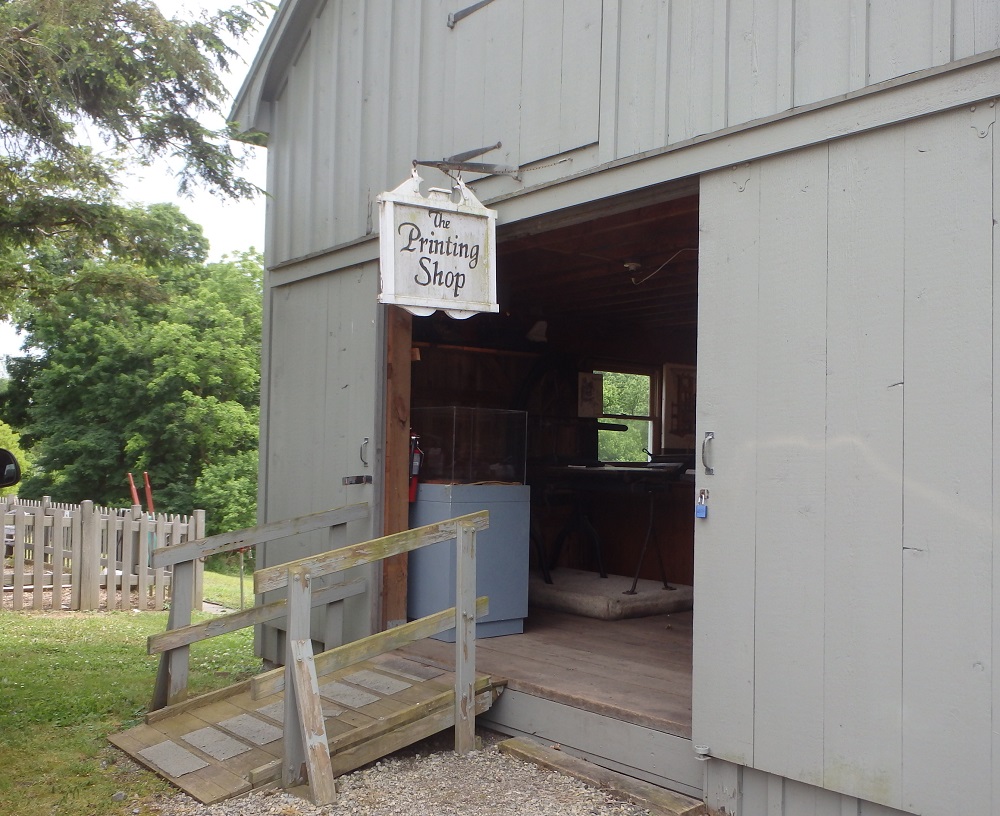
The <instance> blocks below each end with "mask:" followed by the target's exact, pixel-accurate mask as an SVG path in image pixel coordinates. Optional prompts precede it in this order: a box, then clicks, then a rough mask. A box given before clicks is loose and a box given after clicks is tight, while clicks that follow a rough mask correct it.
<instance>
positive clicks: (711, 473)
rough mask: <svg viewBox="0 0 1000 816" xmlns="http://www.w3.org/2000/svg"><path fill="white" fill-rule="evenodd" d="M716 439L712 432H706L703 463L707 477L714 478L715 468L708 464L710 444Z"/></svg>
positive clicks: (702, 453) (702, 455) (702, 444)
mask: <svg viewBox="0 0 1000 816" xmlns="http://www.w3.org/2000/svg"><path fill="white" fill-rule="evenodd" d="M713 439H715V434H714V433H713V432H712V431H705V438H704V439H703V440H702V443H701V463H702V465H703V466H704V467H705V475H706V476H714V475H715V468H714V467H710V466H709V464H708V443H709V442H711V441H712V440H713Z"/></svg>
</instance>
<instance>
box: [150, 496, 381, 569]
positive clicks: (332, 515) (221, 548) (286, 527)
mask: <svg viewBox="0 0 1000 816" xmlns="http://www.w3.org/2000/svg"><path fill="white" fill-rule="evenodd" d="M367 517H368V503H367V502H361V503H359V504H349V505H347V506H346V507H337V508H335V509H333V510H324V511H323V512H322V513H312V514H311V515H308V516H299V517H298V518H293V519H284V520H282V521H273V522H271V523H270V524H262V525H261V526H260V527H248V528H246V529H243V530H233V531H232V532H229V533H219V534H218V535H214V536H209V537H208V538H201V539H198V540H197V541H185V542H184V543H183V544H178V545H176V546H172V547H163V548H162V549H158V550H156V551H155V552H154V553H153V566H154V567H168V566H170V565H171V564H178V563H180V562H182V561H193V560H195V559H196V558H205V557H207V556H209V555H217V554H218V553H224V552H230V551H232V550H238V549H240V548H241V547H252V546H255V545H257V544H261V543H264V542H266V541H274V540H275V539H279V538H288V537H289V536H293V535H299V534H300V533H309V532H312V531H313V530H319V529H322V528H323V527H334V526H337V525H340V524H346V523H347V522H349V521H357V520H359V519H363V518H367Z"/></svg>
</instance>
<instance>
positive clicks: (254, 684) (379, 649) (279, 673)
mask: <svg viewBox="0 0 1000 816" xmlns="http://www.w3.org/2000/svg"><path fill="white" fill-rule="evenodd" d="M489 613H490V603H489V598H487V597H486V596H485V595H484V596H482V597H480V598H476V617H477V618H479V617H482V616H483V615H488V614H489ZM454 626H455V607H454V606H452V607H449V608H448V609H442V610H441V611H440V612H435V613H433V614H431V615H427V616H425V617H423V618H418V619H417V620H415V621H410V622H409V623H404V624H403V625H402V626H394V627H393V628H392V629H386V630H385V631H384V632H376V633H375V634H374V635H369V636H368V637H365V638H361V639H360V640H355V641H353V642H352V643H345V644H344V645H343V646H337V647H335V648H333V649H327V650H326V651H325V652H320V653H319V654H318V655H316V656H315V657H313V660H314V661H315V663H316V676H317V677H323V676H324V675H327V674H333V673H334V672H335V671H338V670H340V669H342V668H344V667H345V666H350V665H352V664H354V663H358V662H360V661H362V660H368V659H370V658H372V657H377V656H378V655H380V654H385V653H386V652H391V651H392V650H393V649H398V648H399V647H400V646H405V645H406V644H408V643H413V642H414V641H416V640H423V639H424V638H427V637H431V636H433V635H437V634H440V633H441V632H446V631H448V630H449V629H451V628H453V627H454ZM284 671H285V670H284V668H283V667H282V668H277V669H272V670H271V671H269V672H264V673H263V674H258V675H257V676H255V677H253V678H251V680H250V696H251V697H252V698H253V699H254V700H259V699H260V698H261V697H267V695H269V694H274V693H275V692H276V691H281V690H282V689H284V688H285V676H284Z"/></svg>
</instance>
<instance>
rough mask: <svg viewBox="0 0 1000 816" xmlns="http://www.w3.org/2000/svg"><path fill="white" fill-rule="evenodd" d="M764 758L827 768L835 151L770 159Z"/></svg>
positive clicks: (765, 285) (764, 400)
mask: <svg viewBox="0 0 1000 816" xmlns="http://www.w3.org/2000/svg"><path fill="white" fill-rule="evenodd" d="M760 208H761V217H760V286H759V294H758V297H759V300H758V312H757V314H758V327H757V337H756V342H757V354H758V360H757V365H758V377H757V405H758V415H757V447H758V453H757V474H756V490H757V532H756V539H757V564H756V572H755V581H756V585H757V586H756V600H757V606H756V612H755V625H756V633H757V637H756V639H755V644H754V645H755V659H754V664H755V677H756V679H755V694H754V758H755V762H756V764H757V766H758V767H765V768H769V769H772V770H774V771H775V772H777V773H781V774H782V775H784V776H788V777H791V778H793V779H798V780H801V781H805V782H809V783H811V784H820V783H821V782H822V778H821V771H820V769H821V768H822V767H823V727H822V726H823V723H822V718H823V659H824V655H823V625H824V621H823V605H822V603H821V602H820V600H821V599H822V598H823V556H824V548H823V541H824V530H825V521H826V519H825V517H826V508H825V490H826V484H825V466H824V442H825V428H826V309H827V304H826V286H827V276H826V258H827V235H826V224H827V217H826V213H827V148H826V146H821V147H819V148H812V149H808V150H803V151H798V152H796V153H794V154H791V155H789V156H788V157H786V158H785V159H784V160H783V161H777V162H765V163H764V164H763V166H762V167H761V196H760Z"/></svg>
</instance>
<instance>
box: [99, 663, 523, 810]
mask: <svg viewBox="0 0 1000 816" xmlns="http://www.w3.org/2000/svg"><path fill="white" fill-rule="evenodd" d="M452 648H453V649H454V647H452ZM454 689H455V678H454V675H453V674H452V673H451V672H449V671H444V670H442V669H440V668H435V667H430V666H426V665H423V664H420V663H417V662H414V661H412V660H409V659H406V658H404V657H402V656H399V655H397V654H393V653H389V654H386V655H380V656H379V657H375V658H372V659H371V660H367V661H364V662H361V663H357V664H354V665H352V666H350V667H349V668H346V669H343V670H341V671H338V672H334V673H333V674H329V675H326V676H324V677H323V678H321V684H320V696H321V698H322V703H323V714H324V720H325V723H326V729H327V735H328V744H329V747H330V754H331V762H332V764H333V771H334V774H335V775H340V774H344V773H347V772H349V771H351V770H354V769H355V768H359V767H361V766H362V765H365V764H367V763H369V762H372V761H373V760H375V759H378V758H380V757H382V756H384V755H386V754H388V753H391V752H392V751H396V750H398V749H400V748H403V747H405V746H407V745H410V744H411V743H413V742H416V741H418V740H420V739H423V738H425V737H428V736H430V735H431V734H435V733H437V732H438V731H442V730H444V729H446V728H450V727H451V726H453V725H454V716H455V712H454V699H455V690H454ZM502 689H503V681H502V680H498V679H494V678H492V677H490V676H488V675H486V674H483V673H477V676H476V692H477V693H476V713H477V714H481V713H483V712H485V711H486V710H488V709H489V708H490V706H492V704H493V702H494V701H495V700H496V699H497V697H498V696H499V694H500V692H501V691H502ZM283 720H284V693H283V692H278V693H275V694H271V695H269V696H267V697H264V698H262V699H259V700H254V699H252V698H251V693H250V681H247V682H245V683H241V684H239V685H236V686H231V687H229V688H226V689H222V690H220V691H217V692H213V693H211V694H207V695H203V696H202V697H199V698H195V699H192V700H188V701H185V702H183V703H180V704H177V705H174V706H170V707H168V708H164V709H161V710H159V711H156V712H153V713H151V714H149V715H148V716H147V718H146V722H145V723H144V724H143V725H139V726H136V727H135V728H131V729H129V730H128V731H125V732H123V733H121V734H115V735H113V736H112V737H110V740H111V742H112V743H113V744H114V745H116V746H118V747H119V748H121V749H122V750H123V751H125V752H126V753H127V754H129V755H130V756H131V757H132V758H133V759H135V760H136V761H137V762H139V763H141V764H142V765H144V766H146V767H147V768H149V769H150V770H152V771H154V772H156V773H158V774H159V775H161V776H163V777H164V778H166V779H168V780H169V781H170V782H172V783H174V784H175V785H177V787H179V788H181V789H182V790H184V791H185V792H187V793H188V794H190V795H191V796H193V797H194V798H195V799H198V800H199V801H200V802H203V803H205V804H211V803H213V802H218V801H221V800H223V799H228V798H229V797H231V796H236V795H238V794H240V793H244V792H246V791H248V790H250V789H251V788H255V787H261V786H263V785H266V784H269V783H270V782H272V781H275V780H276V779H278V778H279V777H280V772H281V758H282V756H283V742H282V723H283Z"/></svg>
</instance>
